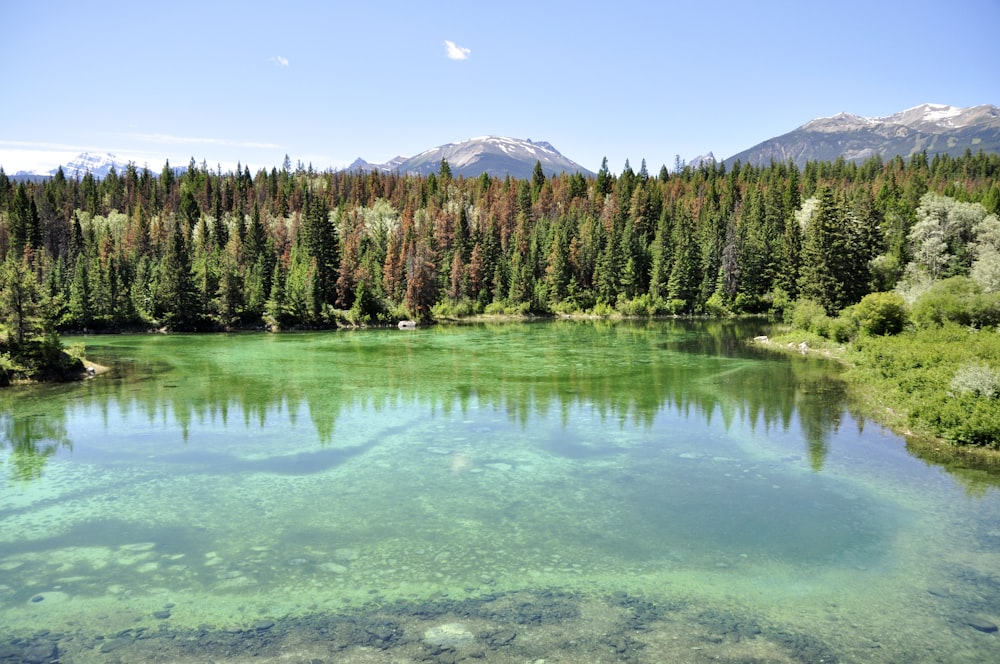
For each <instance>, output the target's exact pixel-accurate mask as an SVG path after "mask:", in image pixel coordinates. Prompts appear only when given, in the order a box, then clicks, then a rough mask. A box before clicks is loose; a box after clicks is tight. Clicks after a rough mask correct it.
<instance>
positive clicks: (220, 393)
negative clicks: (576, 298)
mask: <svg viewBox="0 0 1000 664" xmlns="http://www.w3.org/2000/svg"><path fill="white" fill-rule="evenodd" d="M763 330H765V328H764V327H762V324H759V323H753V322H738V323H736V322H718V321H715V322H690V321H662V322H655V323H627V322H621V323H611V322H606V321H558V322H546V323H533V324H507V325H463V326H442V327H431V328H418V329H416V330H395V329H393V330H365V331H338V332H326V333H289V334H280V335H266V334H234V335H204V336H186V335H146V336H138V335H136V336H107V337H87V338H85V339H83V341H85V342H86V345H87V355H88V357H89V358H90V359H91V360H93V361H95V362H98V363H100V364H104V365H107V366H109V367H110V368H111V370H110V371H109V372H108V373H107V374H104V375H101V376H98V377H96V378H94V379H91V380H88V381H86V382H83V383H79V384H69V385H45V386H34V387H27V388H25V387H16V388H8V389H5V390H3V391H0V462H2V465H0V473H2V475H3V477H2V482H3V485H2V490H0V661H7V660H6V659H4V658H5V657H6V658H8V659H9V660H10V661H50V660H52V659H53V658H55V657H58V658H59V661H61V662H64V663H65V662H110V661H127V662H142V661H176V662H185V661H192V662H194V661H206V660H209V659H212V660H215V661H227V660H240V659H241V658H243V659H249V658H251V657H252V658H254V661H303V662H306V661H313V660H315V661H364V662H368V661H371V662H383V661H385V662H389V661H440V662H454V661H460V660H462V659H463V658H471V659H472V660H477V661H479V660H481V661H496V662H508V661H509V662H526V661H527V662H533V661H539V660H544V661H547V662H618V661H630V662H663V661H672V662H702V661H704V662H708V661H734V662H735V661H771V662H820V661H824V662H837V661H840V662H901V661H909V662H937V661H949V662H958V661H963V662H964V661H968V662H983V661H997V653H998V652H1000V650H998V647H1000V637H998V635H997V632H996V624H997V623H998V622H1000V491H998V489H997V486H998V481H997V478H996V477H991V476H989V475H986V474H977V473H975V472H961V471H948V470H945V469H943V468H941V467H939V466H937V465H934V464H932V463H929V462H925V461H922V460H921V459H919V458H917V457H915V456H913V455H911V454H910V453H909V452H908V451H907V448H906V443H905V440H904V439H902V438H901V437H899V436H897V435H894V434H892V433H889V432H886V431H884V430H882V429H881V428H880V427H878V426H877V425H876V424H874V423H871V422H863V421H861V420H860V419H859V418H858V417H856V416H855V415H853V414H852V413H853V412H855V410H856V409H855V408H853V407H852V404H851V402H850V400H849V398H848V395H847V393H846V392H845V389H844V386H843V385H842V383H841V382H840V381H839V380H838V377H837V373H836V367H835V366H834V365H833V364H832V363H829V362H823V361H820V360H816V359H810V358H802V357H786V356H782V355H775V354H767V353H765V352H763V351H761V350H760V349H757V348H754V347H752V346H750V345H748V344H747V343H746V339H748V338H751V337H753V336H754V335H756V334H760V333H761V332H762V331H763Z"/></svg>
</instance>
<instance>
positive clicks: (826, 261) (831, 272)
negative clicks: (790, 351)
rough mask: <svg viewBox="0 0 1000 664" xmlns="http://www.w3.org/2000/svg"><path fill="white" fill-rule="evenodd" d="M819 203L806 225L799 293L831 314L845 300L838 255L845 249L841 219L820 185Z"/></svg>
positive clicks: (838, 211)
mask: <svg viewBox="0 0 1000 664" xmlns="http://www.w3.org/2000/svg"><path fill="white" fill-rule="evenodd" d="M818 197H819V204H818V205H817V207H816V211H815V212H814V213H813V216H812V218H811V219H810V220H809V222H808V223H807V225H806V228H805V237H804V239H803V243H802V263H801V267H800V270H799V295H800V296H801V297H806V298H809V299H811V300H815V301H816V302H818V303H820V304H821V305H822V306H823V308H824V309H826V311H827V313H828V314H834V313H836V312H837V311H839V310H840V309H841V308H842V307H843V306H845V304H846V303H847V292H846V288H845V283H844V280H843V279H844V275H843V274H842V264H841V261H842V257H843V256H844V255H845V253H846V252H847V251H848V248H847V243H846V241H845V240H846V238H845V236H844V233H843V228H844V225H845V224H844V220H843V218H842V215H841V211H840V210H839V209H838V207H837V204H836V202H835V200H834V196H833V192H832V191H831V190H830V188H829V187H827V186H823V187H821V188H820V190H819V192H818Z"/></svg>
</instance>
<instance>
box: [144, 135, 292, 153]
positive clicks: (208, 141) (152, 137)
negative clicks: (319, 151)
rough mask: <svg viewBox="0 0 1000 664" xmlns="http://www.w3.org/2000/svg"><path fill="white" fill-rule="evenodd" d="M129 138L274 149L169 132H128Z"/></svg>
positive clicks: (157, 141) (253, 144) (165, 142)
mask: <svg viewBox="0 0 1000 664" xmlns="http://www.w3.org/2000/svg"><path fill="white" fill-rule="evenodd" d="M129 137H130V138H133V139H136V140H140V141H145V142H147V143H157V144H159V145H222V146H225V147H230V148H263V149H274V148H277V147H278V146H277V145H275V144H274V143H257V142H255V141H234V140H232V139H228V138H205V137H200V136H173V135H171V134H129Z"/></svg>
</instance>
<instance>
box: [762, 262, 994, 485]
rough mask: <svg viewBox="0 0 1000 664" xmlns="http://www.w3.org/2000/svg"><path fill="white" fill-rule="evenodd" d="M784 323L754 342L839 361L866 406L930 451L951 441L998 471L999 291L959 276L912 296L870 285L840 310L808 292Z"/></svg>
mask: <svg viewBox="0 0 1000 664" xmlns="http://www.w3.org/2000/svg"><path fill="white" fill-rule="evenodd" d="M785 322H786V323H787V326H786V327H785V329H784V331H781V332H780V333H779V334H778V335H776V336H772V337H771V338H767V337H758V338H757V339H756V340H755V342H756V343H757V344H759V345H763V346H766V347H769V348H777V349H781V350H783V351H786V352H796V353H800V352H801V353H818V354H821V355H823V356H826V357H829V358H831V359H834V360H836V361H839V362H841V363H842V364H844V365H845V367H846V370H845V372H844V374H843V376H844V379H845V380H846V381H847V382H848V384H849V385H850V387H851V389H852V392H853V393H854V394H855V396H856V397H857V399H856V400H855V402H856V404H858V408H859V409H860V411H861V414H863V415H865V416H868V417H871V418H872V419H875V420H876V421H878V422H880V423H882V424H884V425H886V426H887V427H889V428H891V429H893V430H895V431H897V432H899V433H902V434H904V435H906V436H907V440H908V443H909V445H910V446H911V447H916V448H918V450H922V451H923V452H929V453H946V448H948V447H950V448H951V449H952V450H953V451H955V452H956V453H958V454H960V455H963V456H966V457H970V458H971V457H974V458H975V459H976V460H977V461H978V462H980V465H982V464H985V465H986V466H988V467H991V468H993V469H1000V327H998V325H1000V294H996V293H993V294H990V293H984V292H983V290H982V288H980V287H979V286H978V285H977V284H976V283H975V282H974V281H972V280H971V279H969V278H967V277H961V276H958V277H951V278H949V279H946V280H942V281H939V282H935V283H934V284H933V285H931V286H929V287H928V288H927V289H926V290H924V292H922V293H921V294H920V295H919V296H918V297H916V298H915V299H914V300H913V301H912V303H908V302H907V301H906V299H905V298H904V297H903V296H902V295H901V294H899V293H872V294H869V295H867V296H865V297H864V298H863V299H862V300H861V301H860V302H859V303H858V304H857V305H854V306H852V307H848V308H846V309H844V310H842V311H841V312H839V313H838V315H836V316H835V317H834V316H829V315H828V314H827V313H826V311H825V310H824V309H823V308H822V307H821V306H819V305H818V304H817V303H816V302H813V301H810V300H800V301H798V302H796V303H795V304H794V306H792V307H790V309H789V310H788V312H787V315H786V319H785Z"/></svg>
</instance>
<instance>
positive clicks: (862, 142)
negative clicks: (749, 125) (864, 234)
mask: <svg viewBox="0 0 1000 664" xmlns="http://www.w3.org/2000/svg"><path fill="white" fill-rule="evenodd" d="M924 150H926V151H927V153H928V154H929V155H934V154H948V155H951V156H954V157H957V156H960V155H963V154H965V151H966V150H972V152H973V153H976V152H979V151H980V150H982V151H983V152H1000V108H997V107H996V106H993V105H989V104H984V105H981V106H972V107H969V108H958V107H955V106H945V105H942V104H922V105H920V106H915V107H913V108H910V109H907V110H905V111H900V112H899V113H895V114H893V115H890V116H887V117H884V118H865V117H861V116H859V115H852V114H850V113H839V114H837V115H834V116H833V117H829V118H817V119H815V120H811V121H809V122H807V123H806V124H804V125H802V126H801V127H799V128H798V129H795V130H794V131H791V132H789V133H787V134H783V135H781V136H778V137H777V138H772V139H769V140H766V141H764V142H763V143H760V144H758V145H755V146H754V147H752V148H750V149H749V150H744V151H743V152H740V153H738V154H735V155H733V156H732V157H729V158H728V159H726V164H730V165H731V164H734V163H735V162H736V161H737V160H739V161H740V162H742V163H750V164H754V165H757V166H766V165H768V164H769V163H770V162H771V161H772V160H774V161H775V162H787V161H789V160H791V161H793V162H795V163H796V164H797V165H798V166H799V167H800V168H801V167H802V166H804V165H805V163H806V161H834V160H836V159H837V158H838V157H843V158H844V159H846V160H847V161H856V162H858V161H864V160H865V159H868V158H869V157H873V156H875V155H882V157H883V158H884V159H891V158H893V157H895V156H897V155H898V156H902V157H908V156H910V155H912V154H915V153H917V152H922V151H924Z"/></svg>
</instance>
